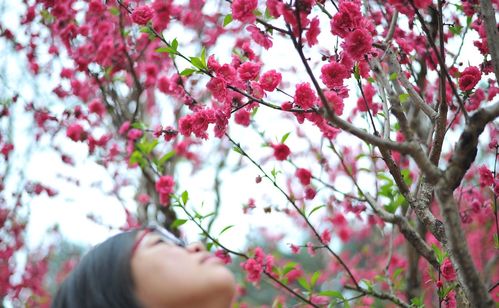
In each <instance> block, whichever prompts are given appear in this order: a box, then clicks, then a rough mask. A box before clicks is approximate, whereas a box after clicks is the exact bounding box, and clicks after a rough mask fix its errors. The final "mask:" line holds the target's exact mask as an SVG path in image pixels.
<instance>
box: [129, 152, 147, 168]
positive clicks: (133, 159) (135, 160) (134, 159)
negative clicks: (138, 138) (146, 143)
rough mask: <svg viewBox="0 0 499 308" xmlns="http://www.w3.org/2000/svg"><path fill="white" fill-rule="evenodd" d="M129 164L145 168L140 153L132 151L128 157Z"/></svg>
mask: <svg viewBox="0 0 499 308" xmlns="http://www.w3.org/2000/svg"><path fill="white" fill-rule="evenodd" d="M130 164H132V165H133V164H139V165H140V166H141V167H145V166H146V164H147V162H146V160H145V159H144V157H143V155H142V153H141V152H140V151H133V153H132V155H130Z"/></svg>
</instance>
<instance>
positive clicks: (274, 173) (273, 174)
mask: <svg viewBox="0 0 499 308" xmlns="http://www.w3.org/2000/svg"><path fill="white" fill-rule="evenodd" d="M270 174H272V176H273V177H274V179H275V177H276V175H277V171H276V170H275V167H274V168H272V170H271V171H270Z"/></svg>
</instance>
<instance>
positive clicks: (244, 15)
mask: <svg viewBox="0 0 499 308" xmlns="http://www.w3.org/2000/svg"><path fill="white" fill-rule="evenodd" d="M257 6H258V0H234V1H232V17H233V18H234V19H235V20H239V21H240V22H246V23H253V22H255V20H256V16H255V14H253V11H254V10H256V8H257Z"/></svg>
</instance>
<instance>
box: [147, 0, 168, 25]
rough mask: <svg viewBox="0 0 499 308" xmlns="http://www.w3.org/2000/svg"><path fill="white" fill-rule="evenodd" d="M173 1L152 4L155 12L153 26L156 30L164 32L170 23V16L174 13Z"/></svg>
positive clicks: (159, 0)
mask: <svg viewBox="0 0 499 308" xmlns="http://www.w3.org/2000/svg"><path fill="white" fill-rule="evenodd" d="M171 2H172V1H171V0H168V1H165V0H155V1H154V2H153V3H152V8H153V11H154V17H153V20H152V24H153V27H154V29H156V30H160V31H161V30H164V29H165V28H166V27H167V26H168V23H169V22H170V15H171V13H172V12H171V11H172V3H171Z"/></svg>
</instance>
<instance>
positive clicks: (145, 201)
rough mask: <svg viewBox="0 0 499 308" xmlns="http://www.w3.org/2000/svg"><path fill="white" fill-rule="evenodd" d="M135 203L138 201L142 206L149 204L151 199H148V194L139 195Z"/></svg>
mask: <svg viewBox="0 0 499 308" xmlns="http://www.w3.org/2000/svg"><path fill="white" fill-rule="evenodd" d="M137 201H139V203H140V204H142V205H147V204H148V203H149V202H151V197H149V195H148V194H140V195H138V196H137Z"/></svg>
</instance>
